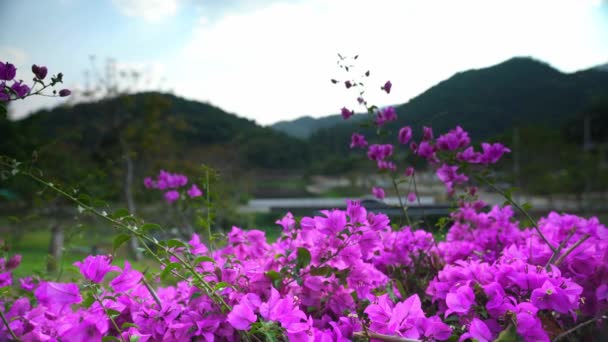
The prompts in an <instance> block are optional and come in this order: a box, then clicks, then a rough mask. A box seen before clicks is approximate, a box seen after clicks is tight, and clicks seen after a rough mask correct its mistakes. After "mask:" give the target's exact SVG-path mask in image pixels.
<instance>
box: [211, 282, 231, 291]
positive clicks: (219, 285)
mask: <svg viewBox="0 0 608 342" xmlns="http://www.w3.org/2000/svg"><path fill="white" fill-rule="evenodd" d="M227 287H230V284H228V283H226V282H223V281H220V282H219V283H217V284H215V286H214V287H213V291H219V290H223V289H225V288H227Z"/></svg>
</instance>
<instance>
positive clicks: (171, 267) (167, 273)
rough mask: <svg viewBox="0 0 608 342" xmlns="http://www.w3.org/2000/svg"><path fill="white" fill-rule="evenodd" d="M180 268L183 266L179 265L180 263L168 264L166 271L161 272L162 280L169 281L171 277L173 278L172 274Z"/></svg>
mask: <svg viewBox="0 0 608 342" xmlns="http://www.w3.org/2000/svg"><path fill="white" fill-rule="evenodd" d="M180 266H181V264H179V263H177V262H173V263H170V264H168V265H167V266H166V267H165V269H164V270H163V271H162V272H161V274H160V279H162V280H168V279H169V276H171V275H172V273H171V272H172V271H173V270H175V269H178V268H180Z"/></svg>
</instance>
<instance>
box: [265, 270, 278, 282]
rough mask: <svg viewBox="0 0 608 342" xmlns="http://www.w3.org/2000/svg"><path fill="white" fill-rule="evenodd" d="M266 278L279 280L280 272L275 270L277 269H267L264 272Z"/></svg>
mask: <svg viewBox="0 0 608 342" xmlns="http://www.w3.org/2000/svg"><path fill="white" fill-rule="evenodd" d="M264 274H265V275H266V276H267V277H268V278H270V280H279V279H281V278H282V276H281V273H279V272H277V271H273V270H270V271H267V272H266V273H264Z"/></svg>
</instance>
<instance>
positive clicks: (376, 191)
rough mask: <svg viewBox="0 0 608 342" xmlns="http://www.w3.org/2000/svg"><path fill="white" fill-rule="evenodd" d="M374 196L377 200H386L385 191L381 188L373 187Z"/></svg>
mask: <svg viewBox="0 0 608 342" xmlns="http://www.w3.org/2000/svg"><path fill="white" fill-rule="evenodd" d="M372 194H373V195H374V197H376V198H377V199H384V197H385V193H384V189H382V188H379V187H373V188H372Z"/></svg>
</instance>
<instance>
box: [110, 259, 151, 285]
mask: <svg viewBox="0 0 608 342" xmlns="http://www.w3.org/2000/svg"><path fill="white" fill-rule="evenodd" d="M142 277H143V275H142V274H141V272H139V271H137V270H133V269H131V264H130V263H129V262H128V261H127V260H125V268H124V269H123V270H122V273H121V274H119V275H118V276H117V277H116V278H114V279H112V281H111V282H110V286H111V287H112V288H113V289H114V291H116V292H125V291H127V290H130V289H132V288H134V287H135V286H137V284H139V282H140V281H141V278H142Z"/></svg>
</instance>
